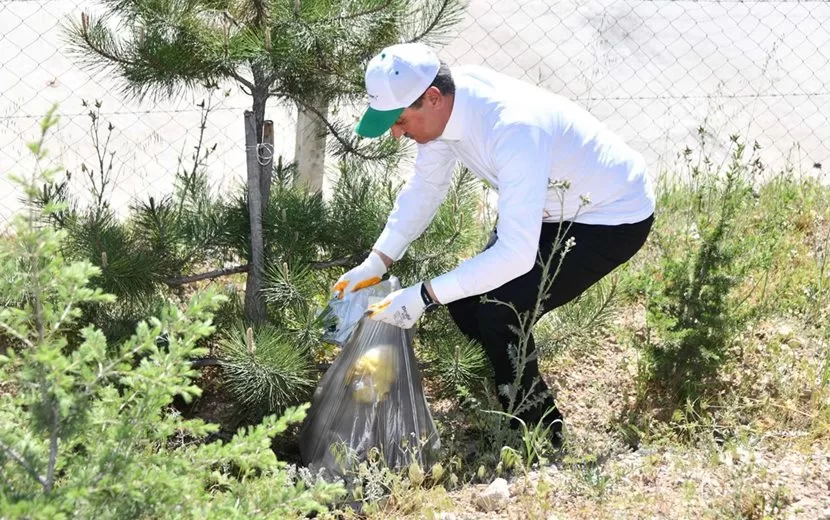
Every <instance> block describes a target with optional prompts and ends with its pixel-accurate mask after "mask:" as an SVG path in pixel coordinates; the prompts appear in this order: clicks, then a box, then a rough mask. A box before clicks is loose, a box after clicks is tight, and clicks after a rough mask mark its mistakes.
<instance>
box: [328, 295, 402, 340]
mask: <svg viewBox="0 0 830 520" xmlns="http://www.w3.org/2000/svg"><path fill="white" fill-rule="evenodd" d="M385 290H387V286H385V285H384V283H380V284H377V285H374V286H372V287H367V288H366V289H362V290H360V291H357V292H349V293H346V296H345V297H344V298H343V299H342V300H341V299H339V298H337V297H336V296H335V297H334V298H332V299H331V301H329V304H328V306H327V307H326V309H325V310H324V311H323V312H324V313H325V315H326V317H327V319H330V320H331V321H332V322H333V323H332V326H331V327H330V328H329V329H328V330H327V331H326V333H325V334H324V335H323V341H327V342H329V343H333V344H335V345H338V346H343V345H344V344H345V343H346V341H348V339H349V337H350V336H351V335H352V332H354V330H355V329H356V328H357V324H358V323H360V320H361V319H362V318H363V315H364V314H366V309H367V308H368V307H369V305H370V304H372V303H375V302H379V301H380V300H382V299H383V297H384V296H386V294H388V293H386V292H384V291H385Z"/></svg>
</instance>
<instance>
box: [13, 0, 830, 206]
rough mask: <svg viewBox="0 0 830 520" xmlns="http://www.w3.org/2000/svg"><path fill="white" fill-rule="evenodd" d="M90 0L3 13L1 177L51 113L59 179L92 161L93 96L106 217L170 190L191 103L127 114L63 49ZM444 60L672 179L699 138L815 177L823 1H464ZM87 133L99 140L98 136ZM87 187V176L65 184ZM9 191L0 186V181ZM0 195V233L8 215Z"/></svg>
mask: <svg viewBox="0 0 830 520" xmlns="http://www.w3.org/2000/svg"><path fill="white" fill-rule="evenodd" d="M97 8H98V5H97V2H92V1H80V0H74V1H71V0H57V1H52V0H2V2H0V34H2V42H0V55H2V59H0V67H1V68H0V131H1V132H2V134H0V171H2V172H3V173H6V172H8V171H19V172H25V171H27V168H28V167H29V165H30V162H29V161H28V160H27V151H26V147H25V142H26V141H28V140H30V139H32V138H33V137H35V136H36V134H37V125H38V122H39V120H40V118H41V117H42V116H43V114H44V113H45V112H46V110H47V109H48V108H49V106H51V104H52V103H54V102H58V103H60V114H61V117H62V124H61V126H60V129H59V132H58V133H57V134H56V135H55V136H53V138H52V139H51V140H50V141H49V143H50V145H51V149H52V150H53V151H54V152H56V153H55V154H54V155H55V156H59V157H60V159H61V161H62V163H63V164H64V166H66V167H67V168H68V169H69V171H72V172H79V170H80V165H81V163H86V164H87V165H93V166H94V165H95V164H97V161H98V158H97V157H96V152H95V150H94V148H93V146H92V139H91V137H90V131H91V127H90V124H91V121H90V118H89V115H88V112H89V108H86V107H83V106H82V100H87V101H89V102H93V101H94V100H100V101H101V102H102V103H103V105H102V107H101V113H102V119H103V120H105V121H106V122H107V123H112V124H113V131H112V138H111V142H110V143H109V151H114V152H115V156H114V157H113V164H114V172H115V177H116V182H115V184H114V185H113V189H112V193H111V197H112V201H113V205H114V206H115V207H126V206H127V205H128V204H129V202H130V200H131V199H132V198H133V197H135V196H141V197H146V196H147V195H149V194H154V193H166V192H169V189H170V182H171V180H172V178H173V172H174V171H175V169H176V167H177V164H178V161H179V160H180V159H182V160H184V161H185V163H187V162H189V161H191V159H190V156H191V154H192V150H193V146H194V145H195V143H196V140H197V138H198V128H199V122H200V115H201V109H200V108H199V107H198V106H197V104H198V103H200V102H201V101H202V100H203V96H199V97H195V98H192V99H186V100H179V101H176V102H152V101H144V102H138V101H135V100H128V99H125V98H124V97H123V96H121V95H120V94H119V93H118V92H114V91H113V84H112V83H111V82H110V81H109V80H108V78H106V77H103V76H101V75H95V74H91V73H89V72H88V71H85V70H83V69H81V68H80V67H78V66H77V64H75V63H74V62H73V61H72V60H71V58H70V57H68V56H67V55H66V53H65V52H64V48H65V44H64V42H63V39H62V31H61V30H60V24H61V23H62V22H63V21H64V20H65V17H67V16H74V17H76V18H77V17H79V16H80V12H81V11H82V10H89V11H90V12H93V13H94V12H96V9H97ZM441 54H442V57H443V58H445V59H446V61H448V62H449V63H450V64H454V63H455V64H461V63H464V64H468V63H469V64H476V63H477V64H484V65H487V66H490V67H492V68H495V69H497V70H502V71H505V72H507V73H510V74H512V75H515V76H518V77H522V78H524V79H526V80H528V81H532V82H534V83H538V84H540V85H542V86H544V87H547V88H549V89H550V90H552V91H555V92H558V93H561V94H563V95H566V96H568V97H571V98H573V99H576V100H577V101H578V102H580V103H581V104H582V105H583V106H585V107H587V108H588V109H589V110H590V111H591V112H593V113H594V114H595V115H596V116H598V117H599V118H600V119H602V120H604V121H606V123H607V124H608V125H609V126H610V127H611V128H613V129H615V130H617V131H619V132H620V133H621V134H622V135H623V136H624V137H625V139H626V140H627V141H628V142H629V143H631V144H632V145H633V146H634V147H636V148H637V149H639V150H641V151H643V152H644V153H645V154H646V156H647V158H648V160H649V162H650V164H651V165H652V172H653V173H654V174H655V175H657V174H659V173H661V172H663V171H665V170H669V169H671V167H672V166H673V165H674V164H675V160H676V157H677V154H678V153H679V152H680V151H682V150H683V149H684V148H685V147H686V146H687V145H688V146H694V145H695V144H696V142H697V131H698V128H703V129H704V131H705V135H706V138H707V141H708V143H709V144H710V145H711V146H712V151H713V152H714V153H717V152H718V151H723V150H724V149H725V147H726V146H727V143H728V139H729V135H731V134H740V135H741V136H743V137H747V138H750V139H755V140H758V141H759V143H760V144H761V145H762V147H763V148H762V157H763V159H764V161H765V162H766V163H767V164H769V165H771V166H772V167H774V168H782V167H784V166H787V165H790V166H792V167H793V168H794V169H795V170H796V171H799V172H805V173H811V172H814V171H815V170H820V169H821V164H822V162H825V163H826V162H827V156H828V153H830V144H828V143H830V124H828V123H830V104H828V101H830V3H828V2H826V1H784V0H779V1H770V0H760V1H740V0H738V1H729V2H727V1H714V0H710V1H700V0H698V1H671V0H663V1H649V0H597V1H588V2H583V1H579V0H536V1H519V0H505V1H498V0H471V1H470V3H469V5H468V7H467V13H466V15H465V18H464V21H463V22H462V24H461V25H460V26H459V27H458V33H457V36H456V37H455V38H454V39H453V40H452V41H451V42H450V43H449V44H448V45H447V46H446V47H445V48H443V49H442V50H441ZM228 88H229V91H228V95H227V96H225V95H224V94H223V93H222V92H218V93H216V94H215V95H214V96H213V107H214V108H213V110H212V112H211V115H210V118H209V120H208V123H207V130H206V134H205V141H206V142H207V143H210V144H211V145H212V144H213V143H215V144H216V145H217V148H216V150H215V152H214V154H213V156H212V159H211V160H210V164H209V171H210V174H211V178H212V179H213V180H214V181H215V182H216V183H218V184H219V186H221V187H227V186H228V185H229V183H233V182H241V181H242V179H244V176H245V167H244V164H245V156H244V139H243V122H242V112H243V111H244V110H245V109H246V108H248V106H249V101H248V98H247V96H245V95H244V94H243V93H241V92H239V91H238V89H237V88H236V87H234V86H229V87H228ZM267 116H268V117H269V118H271V119H273V120H274V122H275V132H276V143H277V146H276V147H277V150H276V153H278V154H282V155H284V156H285V157H286V158H291V157H292V156H293V151H294V134H295V131H294V126H295V124H296V113H295V111H294V110H293V109H292V108H290V107H270V108H269V111H268V114H267ZM99 131H103V132H106V128H103V129H100V128H99ZM75 177H76V179H75V180H76V181H77V182H79V183H81V182H83V175H76V176H75ZM3 182H5V179H3V180H0V183H3ZM16 197H17V196H16V195H15V193H13V192H12V191H11V189H10V188H9V187H8V186H7V185H4V184H0V207H2V214H0V221H2V220H3V219H5V218H7V217H8V215H9V214H10V213H11V212H12V211H13V210H14V208H15V207H16V203H17V201H16Z"/></svg>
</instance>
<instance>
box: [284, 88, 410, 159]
mask: <svg viewBox="0 0 830 520" xmlns="http://www.w3.org/2000/svg"><path fill="white" fill-rule="evenodd" d="M270 94H271V95H277V96H282V97H286V98H288V99H290V100H292V101H294V102H296V103H298V104H299V105H302V107H303V109H305V110H308V111H309V112H311V113H312V114H314V115H315V116H317V117H318V118H319V119H320V121H322V122H323V124H324V125H326V128H328V130H329V132H330V133H331V134H332V135H333V136H334V138H335V139H336V140H337V142H339V143H340V146H341V148H342V150H343V152H344V153H346V154H351V155H354V156H356V157H359V158H361V159H363V160H366V161H382V160H384V159H388V158H389V157H390V156H392V155H394V152H389V153H386V152H380V153H377V154H367V153H365V152H363V151H361V150H360V149H359V148H358V147H356V146H355V145H354V144H353V143H352V142H350V141H349V140H348V139H347V138H345V137H343V135H342V134H341V130H340V129H338V128H337V127H336V126H334V125H333V124H332V123H331V122H330V121H329V120H328V118H327V117H326V116H324V115H323V114H322V113H321V112H320V111H319V110H317V108H315V107H314V106H312V105H310V104H308V103H306V102H305V101H303V100H302V99H300V98H299V97H296V96H291V95H286V94H281V93H278V92H271V93H270Z"/></svg>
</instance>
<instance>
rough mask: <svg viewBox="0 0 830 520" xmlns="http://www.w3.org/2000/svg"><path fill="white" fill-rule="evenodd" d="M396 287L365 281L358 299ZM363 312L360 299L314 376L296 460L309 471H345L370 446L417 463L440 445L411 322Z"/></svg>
mask: <svg viewBox="0 0 830 520" xmlns="http://www.w3.org/2000/svg"><path fill="white" fill-rule="evenodd" d="M399 287H400V285H399V284H398V281H397V279H394V278H392V279H390V280H387V281H385V282H382V283H381V284H379V285H377V286H375V287H373V288H372V289H373V290H372V291H369V290H368V289H367V290H366V292H367V294H365V295H363V298H364V302H365V305H368V303H369V300H370V298H371V299H374V298H376V297H383V296H385V295H386V294H389V293H390V292H392V291H394V290H397V289H398V288H399ZM362 292H364V291H359V292H358V293H356V294H360V293H362ZM350 305H358V304H357V303H355V302H352V303H351V304H350ZM364 312H365V307H363V312H361V318H360V319H359V320H358V321H357V325H356V328H355V329H354V330H353V332H352V334H351V335H350V336H349V337H348V339H347V341H346V342H345V343H344V345H343V348H342V350H341V352H340V354H339V355H338V356H337V358H336V359H335V360H334V362H333V363H332V366H331V367H330V368H329V369H328V371H327V372H326V373H325V375H324V376H323V378H322V379H321V380H320V383H319V384H318V386H317V390H316V391H315V392H314V397H313V399H312V404H311V408H309V411H308V414H307V416H306V419H305V421H304V422H303V425H302V428H301V431H300V454H301V456H302V459H303V463H304V464H306V465H307V466H308V467H309V468H310V469H311V470H312V471H314V472H317V471H320V470H321V469H324V470H327V471H328V472H330V473H331V474H332V475H333V476H345V475H347V474H348V472H349V471H350V470H353V469H354V468H355V467H356V466H357V464H359V463H360V462H362V461H364V460H367V458H368V457H369V455H370V452H371V451H372V450H373V449H377V450H378V455H379V456H380V458H381V459H382V461H383V462H384V463H385V464H386V466H387V467H389V468H400V467H404V466H407V465H409V464H410V463H411V462H413V461H417V462H419V463H420V464H421V465H422V467H423V466H426V465H427V463H428V461H429V460H430V459H431V458H432V455H433V454H434V453H435V451H436V450H438V449H439V448H440V440H439V438H438V432H437V430H436V429H435V423H434V422H433V420H432V415H431V413H430V411H429V407H428V405H427V402H426V398H425V396H424V391H423V387H422V386H421V374H420V370H419V369H418V364H417V360H416V359H415V352H414V350H413V348H412V339H413V336H414V332H413V330H411V329H410V330H404V329H401V328H398V327H395V326H392V325H388V324H386V323H382V322H376V321H372V320H370V319H366V318H363V313H364Z"/></svg>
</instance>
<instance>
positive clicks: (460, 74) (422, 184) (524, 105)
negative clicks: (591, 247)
mask: <svg viewBox="0 0 830 520" xmlns="http://www.w3.org/2000/svg"><path fill="white" fill-rule="evenodd" d="M452 74H453V79H454V80H455V85H456V92H455V100H454V103H453V108H452V114H451V115H450V119H449V122H448V123H447V126H446V128H445V129H444V132H443V134H442V135H441V137H440V138H439V139H437V140H435V141H432V142H429V143H427V144H425V145H418V153H417V157H416V160H415V172H414V174H413V175H412V177H411V178H410V179H409V180H408V181H407V183H406V184H405V186H404V187H403V189H402V190H401V192H400V194H399V195H398V198H397V200H396V202H395V207H394V209H393V211H392V213H391V215H390V216H389V220H388V221H387V224H386V227H385V229H384V231H383V233H382V234H381V236H380V237H379V238H378V240H377V241H376V243H375V246H374V247H375V249H377V250H379V251H382V252H383V253H384V254H386V255H387V256H389V257H390V258H392V259H393V260H398V259H400V258H401V257H402V256H403V254H404V252H405V251H406V249H407V247H409V244H410V243H411V242H412V241H413V240H415V239H416V238H418V237H419V236H420V235H421V233H423V232H424V230H425V229H426V228H427V226H428V225H429V223H430V222H431V221H432V218H433V217H434V216H435V213H436V211H437V209H438V207H439V206H440V204H441V202H442V201H443V200H444V198H445V197H446V194H447V190H448V188H449V186H450V184H451V181H452V175H453V171H454V169H455V165H456V161H460V162H461V163H462V164H463V165H464V166H466V167H467V168H469V169H470V171H472V172H473V173H474V174H475V175H476V176H477V177H479V178H481V179H483V180H485V181H487V182H488V183H489V184H490V185H491V186H492V187H493V188H494V189H495V190H496V191H497V192H498V224H497V228H496V231H497V233H498V237H499V239H498V241H497V242H496V244H495V245H494V246H493V247H491V248H489V249H487V250H486V251H484V252H482V253H480V254H478V255H476V256H475V257H473V258H470V259H469V260H467V261H465V262H463V263H461V264H460V265H459V266H458V267H456V268H455V269H453V270H452V271H450V272H448V273H446V274H443V275H441V276H439V277H437V278H436V279H434V280H433V281H432V288H433V291H434V292H435V296H436V297H437V298H438V300H439V301H440V302H441V303H450V302H452V301H455V300H458V299H461V298H464V297H466V296H473V295H478V294H483V293H485V292H487V291H490V290H492V289H495V288H497V287H500V286H501V285H504V284H505V283H507V282H509V281H510V280H513V279H514V278H517V277H519V276H521V275H523V274H525V273H527V272H528V271H530V269H531V268H532V267H533V265H534V263H535V262H536V256H537V252H538V247H539V235H540V233H541V226H542V222H543V221H544V222H560V221H563V220H571V221H574V222H580V223H584V224H604V225H615V224H629V223H635V222H639V221H641V220H644V219H646V218H648V217H649V216H650V215H651V214H652V213H653V212H654V205H655V202H654V191H653V188H652V186H651V182H650V180H649V177H648V174H647V171H646V165H645V160H644V159H643V157H642V155H641V154H640V153H638V152H636V151H634V150H633V149H631V148H630V147H629V146H628V145H626V144H625V143H624V142H623V141H622V140H621V139H620V138H619V137H618V136H617V135H616V134H614V133H613V132H611V131H610V130H609V129H607V128H606V127H605V125H603V124H602V123H600V122H599V121H598V120H597V119H596V118H595V117H594V116H592V115H591V114H589V113H588V112H587V111H585V110H583V109H582V108H580V107H579V106H577V105H576V104H575V103H573V102H571V101H569V100H568V99H566V98H563V97H561V96H558V95H555V94H552V93H550V92H547V91H545V90H543V89H540V88H538V87H535V86H533V85H530V84H528V83H524V82H521V81H519V80H516V79H513V78H511V77H508V76H505V75H502V74H500V73H497V72H494V71H491V70H488V69H485V68H482V67H457V68H453V69H452ZM559 181H567V182H568V183H569V184H570V188H569V189H567V190H564V191H563V190H562V189H557V188H556V185H557V184H559V185H561V182H559ZM586 202H587V204H586Z"/></svg>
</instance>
